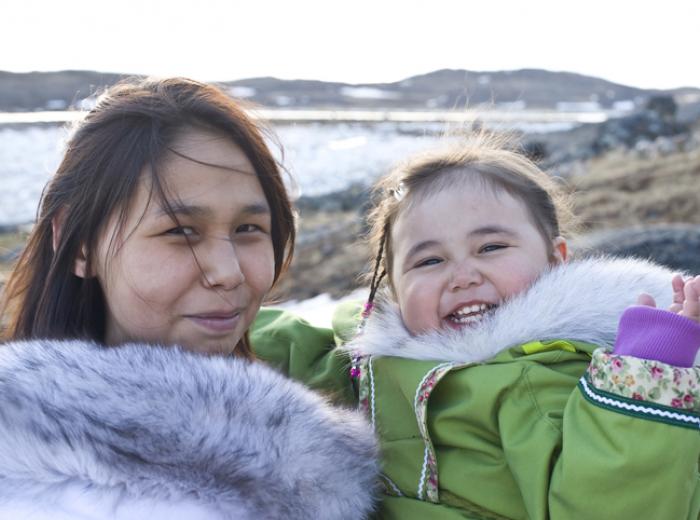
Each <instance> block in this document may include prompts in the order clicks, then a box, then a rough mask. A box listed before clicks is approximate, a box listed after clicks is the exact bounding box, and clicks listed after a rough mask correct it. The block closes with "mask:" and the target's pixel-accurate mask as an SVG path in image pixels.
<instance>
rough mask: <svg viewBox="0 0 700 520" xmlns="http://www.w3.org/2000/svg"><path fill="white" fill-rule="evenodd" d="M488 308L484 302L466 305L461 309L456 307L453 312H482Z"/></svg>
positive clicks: (460, 313)
mask: <svg viewBox="0 0 700 520" xmlns="http://www.w3.org/2000/svg"><path fill="white" fill-rule="evenodd" d="M487 308H488V305H487V304H485V303H478V304H474V305H467V306H465V307H462V308H461V309H457V310H456V311H455V312H454V313H453V314H456V315H464V314H475V313H477V312H484V311H485V310H486V309H487Z"/></svg>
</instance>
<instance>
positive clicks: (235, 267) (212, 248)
mask: <svg viewBox="0 0 700 520" xmlns="http://www.w3.org/2000/svg"><path fill="white" fill-rule="evenodd" d="M207 242H208V243H209V244H208V246H207V248H206V252H205V253H204V254H205V256H206V257H205V258H201V256H202V255H201V254H198V255H197V259H198V261H199V263H200V266H199V267H200V268H201V269H202V272H203V273H204V281H205V283H206V284H207V286H208V287H216V288H219V289H222V290H225V291H228V290H232V289H235V288H236V287H238V286H239V285H240V284H242V283H243V282H244V281H245V275H244V274H243V270H242V269H241V264H240V262H239V258H238V255H237V254H236V246H235V244H234V243H233V241H231V239H229V238H228V237H221V238H219V237H210V238H208V239H207Z"/></svg>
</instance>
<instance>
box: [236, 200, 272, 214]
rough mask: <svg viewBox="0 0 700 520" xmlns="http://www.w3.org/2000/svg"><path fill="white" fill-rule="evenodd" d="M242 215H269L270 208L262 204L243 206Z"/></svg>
mask: <svg viewBox="0 0 700 520" xmlns="http://www.w3.org/2000/svg"><path fill="white" fill-rule="evenodd" d="M242 213H244V214H246V215H269V214H270V207H269V206H268V205H267V204H265V203H263V202H257V203H254V204H248V205H246V206H244V207H243V210H242Z"/></svg>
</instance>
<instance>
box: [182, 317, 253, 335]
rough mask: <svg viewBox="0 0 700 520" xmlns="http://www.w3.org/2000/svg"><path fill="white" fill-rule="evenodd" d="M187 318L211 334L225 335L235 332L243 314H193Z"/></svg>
mask: <svg viewBox="0 0 700 520" xmlns="http://www.w3.org/2000/svg"><path fill="white" fill-rule="evenodd" d="M186 318H187V319H189V320H191V321H192V322H194V323H195V324H196V325H197V326H199V327H201V328H203V329H205V330H206V331H207V332H209V333H214V334H225V333H228V332H232V331H233V330H235V328H236V326H237V325H238V322H239V321H240V318H241V313H240V312H229V313H212V314H191V315H188V316H186Z"/></svg>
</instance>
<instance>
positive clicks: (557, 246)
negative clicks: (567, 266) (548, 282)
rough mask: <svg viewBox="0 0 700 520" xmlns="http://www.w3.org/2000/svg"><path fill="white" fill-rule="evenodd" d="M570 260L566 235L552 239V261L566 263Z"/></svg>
mask: <svg viewBox="0 0 700 520" xmlns="http://www.w3.org/2000/svg"><path fill="white" fill-rule="evenodd" d="M568 260H569V246H568V244H567V243H566V239H565V238H564V237H556V238H555V239H554V240H552V262H553V263H555V264H564V263H566V262H567V261H568Z"/></svg>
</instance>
